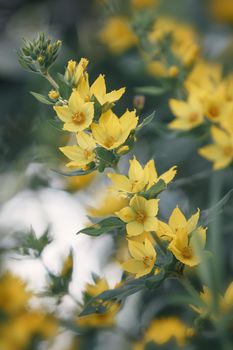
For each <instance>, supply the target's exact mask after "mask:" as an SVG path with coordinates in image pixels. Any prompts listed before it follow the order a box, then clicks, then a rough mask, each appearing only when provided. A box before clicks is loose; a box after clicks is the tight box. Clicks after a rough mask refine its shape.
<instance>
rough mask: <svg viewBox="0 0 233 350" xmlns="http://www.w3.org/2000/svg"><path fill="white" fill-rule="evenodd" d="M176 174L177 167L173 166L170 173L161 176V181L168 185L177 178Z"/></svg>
mask: <svg viewBox="0 0 233 350" xmlns="http://www.w3.org/2000/svg"><path fill="white" fill-rule="evenodd" d="M176 173H177V167H176V166H173V167H172V168H170V169H169V170H168V171H166V172H165V173H163V174H162V175H160V176H159V179H161V180H163V181H164V182H165V183H166V184H168V183H169V182H171V181H172V180H173V178H174V177H175V176H176Z"/></svg>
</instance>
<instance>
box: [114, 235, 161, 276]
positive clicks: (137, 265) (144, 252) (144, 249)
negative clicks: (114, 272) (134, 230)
mask: <svg viewBox="0 0 233 350" xmlns="http://www.w3.org/2000/svg"><path fill="white" fill-rule="evenodd" d="M128 248H129V252H130V255H131V256H132V258H133V259H130V260H128V261H126V262H124V263H123V264H122V265H121V266H122V268H123V269H124V270H125V271H127V272H130V273H133V274H135V275H136V276H135V277H136V278H139V277H142V276H145V275H147V274H148V273H150V272H151V271H152V269H153V267H154V264H155V260H156V251H155V249H154V247H153V245H152V243H151V242H150V241H149V240H148V239H145V241H144V242H143V243H140V242H135V241H131V240H129V241H128Z"/></svg>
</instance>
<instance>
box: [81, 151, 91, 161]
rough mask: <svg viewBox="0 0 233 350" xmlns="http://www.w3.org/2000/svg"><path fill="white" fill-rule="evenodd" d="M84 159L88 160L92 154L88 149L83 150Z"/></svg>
mask: <svg viewBox="0 0 233 350" xmlns="http://www.w3.org/2000/svg"><path fill="white" fill-rule="evenodd" d="M83 154H84V157H85V158H86V159H87V160H88V158H89V157H90V156H91V155H92V152H91V151H89V150H88V149H85V150H84V151H83Z"/></svg>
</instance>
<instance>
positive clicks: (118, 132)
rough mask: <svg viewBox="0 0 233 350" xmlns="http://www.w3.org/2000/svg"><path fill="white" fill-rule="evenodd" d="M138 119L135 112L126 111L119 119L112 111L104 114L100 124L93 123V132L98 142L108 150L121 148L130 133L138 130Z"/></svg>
mask: <svg viewBox="0 0 233 350" xmlns="http://www.w3.org/2000/svg"><path fill="white" fill-rule="evenodd" d="M137 123H138V117H136V112H135V111H132V112H130V111H128V110H127V111H126V112H125V113H124V114H123V115H122V116H121V118H118V117H117V116H116V115H115V114H114V113H113V112H112V111H111V110H108V111H107V112H105V113H103V114H102V115H101V117H100V119H99V123H98V124H96V123H92V125H91V130H92V133H93V137H94V139H95V140H96V142H97V143H98V144H99V145H101V146H103V147H104V148H106V149H109V150H110V149H114V148H117V147H119V146H121V145H122V144H123V143H124V142H125V141H126V140H127V138H128V136H129V134H130V132H131V131H132V130H133V129H135V128H136V126H137Z"/></svg>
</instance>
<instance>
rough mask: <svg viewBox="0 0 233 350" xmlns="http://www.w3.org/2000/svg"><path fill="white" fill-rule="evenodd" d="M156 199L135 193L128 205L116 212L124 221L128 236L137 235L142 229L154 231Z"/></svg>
mask: <svg viewBox="0 0 233 350" xmlns="http://www.w3.org/2000/svg"><path fill="white" fill-rule="evenodd" d="M158 202H159V200H158V199H149V200H147V199H145V198H144V197H141V196H137V195H135V196H134V197H133V198H132V199H131V200H130V202H129V206H128V207H126V208H123V209H121V210H120V211H118V212H116V215H117V216H118V217H119V218H120V219H121V220H122V221H124V222H126V223H127V224H126V230H127V234H128V235H129V236H137V235H140V234H141V233H143V232H144V231H156V230H157V226H158V220H157V218H156V217H155V216H156V215H157V213H158Z"/></svg>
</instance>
